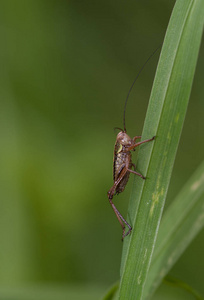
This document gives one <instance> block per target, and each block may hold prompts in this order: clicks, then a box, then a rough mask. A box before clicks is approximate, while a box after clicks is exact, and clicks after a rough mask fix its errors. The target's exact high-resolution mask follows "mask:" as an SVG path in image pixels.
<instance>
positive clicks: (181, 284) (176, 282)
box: [164, 276, 204, 300]
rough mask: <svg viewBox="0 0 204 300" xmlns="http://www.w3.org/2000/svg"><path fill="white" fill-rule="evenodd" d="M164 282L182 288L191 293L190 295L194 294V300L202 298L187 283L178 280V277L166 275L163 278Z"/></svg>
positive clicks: (201, 299)
mask: <svg viewBox="0 0 204 300" xmlns="http://www.w3.org/2000/svg"><path fill="white" fill-rule="evenodd" d="M164 283H166V284H169V285H171V286H173V287H179V288H181V289H183V290H186V291H187V292H188V293H189V294H191V295H192V296H194V299H195V300H204V299H203V297H201V296H200V295H199V294H198V293H197V291H195V290H194V289H193V288H192V287H191V286H190V285H188V284H187V283H185V282H183V281H181V280H179V279H176V278H172V277H169V276H167V277H166V278H165V279H164Z"/></svg>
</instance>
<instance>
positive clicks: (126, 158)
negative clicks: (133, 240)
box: [108, 131, 154, 238]
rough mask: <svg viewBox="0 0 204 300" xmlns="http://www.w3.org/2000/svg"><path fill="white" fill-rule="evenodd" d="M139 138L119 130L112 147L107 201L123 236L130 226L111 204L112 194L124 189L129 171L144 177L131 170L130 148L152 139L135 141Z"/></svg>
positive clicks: (132, 165)
mask: <svg viewBox="0 0 204 300" xmlns="http://www.w3.org/2000/svg"><path fill="white" fill-rule="evenodd" d="M139 138H141V136H135V137H134V138H133V139H131V138H130V137H129V136H128V135H127V133H126V132H125V131H120V132H119V133H118V135H117V138H116V143H115V148H114V159H113V181H114V184H113V186H112V187H111V188H110V190H109V191H108V199H109V202H110V204H111V206H112V208H113V210H114V212H115V214H116V216H117V218H118V220H119V222H120V224H121V226H122V229H123V238H124V237H125V236H126V235H128V234H129V233H130V232H131V230H132V227H131V226H130V224H128V222H127V221H126V220H125V219H124V218H123V216H122V215H121V214H120V212H119V211H118V210H117V208H116V207H115V205H114V204H113V201H112V199H113V196H114V195H115V194H119V193H121V192H123V191H124V189H125V187H126V184H127V182H128V179H129V176H130V173H133V174H135V175H138V176H140V177H141V178H143V179H145V177H144V176H143V175H141V174H140V173H137V172H136V171H133V170H132V167H135V166H134V164H133V163H132V155H131V152H130V151H131V150H134V149H135V148H136V147H137V146H139V145H141V144H143V143H146V142H149V141H152V140H153V139H154V137H153V138H152V139H148V140H145V141H142V142H138V143H136V142H135V141H136V140H137V139H139ZM124 224H125V225H127V226H128V228H129V230H128V232H127V233H126V234H125V225H124Z"/></svg>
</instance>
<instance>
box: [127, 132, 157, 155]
mask: <svg viewBox="0 0 204 300" xmlns="http://www.w3.org/2000/svg"><path fill="white" fill-rule="evenodd" d="M154 139H155V136H153V138H151V139H148V140H144V141H142V142H138V143H136V144H133V145H132V146H130V147H128V148H127V149H126V150H125V151H126V152H128V151H130V150H133V149H134V148H136V147H137V146H140V145H142V144H144V143H148V142H151V141H153V140H154Z"/></svg>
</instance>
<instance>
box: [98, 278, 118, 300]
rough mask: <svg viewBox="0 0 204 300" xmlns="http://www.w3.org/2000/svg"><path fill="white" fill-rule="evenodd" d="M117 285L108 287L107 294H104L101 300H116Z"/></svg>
mask: <svg viewBox="0 0 204 300" xmlns="http://www.w3.org/2000/svg"><path fill="white" fill-rule="evenodd" d="M118 287H119V283H118V282H116V283H115V284H114V285H113V286H111V287H110V289H109V290H108V292H106V294H105V296H103V298H102V299H101V300H114V299H116V298H115V297H116V293H117V291H118Z"/></svg>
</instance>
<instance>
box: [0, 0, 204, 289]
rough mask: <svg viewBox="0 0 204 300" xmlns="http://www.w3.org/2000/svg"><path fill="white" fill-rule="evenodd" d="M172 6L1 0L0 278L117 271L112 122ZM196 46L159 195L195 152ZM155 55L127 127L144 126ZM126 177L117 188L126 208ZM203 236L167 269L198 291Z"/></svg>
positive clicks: (22, 282) (71, 279) (198, 109)
mask: <svg viewBox="0 0 204 300" xmlns="http://www.w3.org/2000/svg"><path fill="white" fill-rule="evenodd" d="M173 5H174V1H170V0H166V1H163V0H155V1H150V0H149V1H148V0H143V1H132V0H130V1H128V2H127V1H106V0H104V1H64V0H63V1H56V0H50V1H48V0H47V1H45V0H43V1H42V0H29V1H25V0H24V1H1V4H0V14H1V18H0V24H1V26H0V31H1V51H0V60H1V61H0V63H1V69H0V76H1V89H0V93H1V109H0V135H1V147H0V156H1V168H0V179H1V209H0V222H1V226H0V244H1V246H0V265H1V268H0V287H9V288H11V287H18V286H27V285H33V284H40V285H41V284H48V285H49V284H59V285H62V284H63V285H65V286H67V285H72V284H77V285H78V284H83V285H90V286H98V287H101V289H103V287H108V286H109V285H110V284H112V283H113V282H114V281H116V280H118V279H119V267H120V256H121V250H122V243H121V234H122V232H121V228H120V225H119V223H118V222H117V219H116V217H115V215H114V213H113V211H112V209H111V207H110V205H109V203H108V198H107V191H108V189H109V188H110V187H111V185H112V156H113V147H114V143H115V137H116V134H115V133H114V130H113V128H114V127H116V126H119V127H121V126H123V125H122V114H123V107H124V101H125V98H126V95H127V93H128V90H129V88H130V85H131V84H132V82H133V80H134V78H135V76H136V74H137V72H138V71H139V69H140V68H141V66H142V65H143V63H144V62H145V60H146V59H147V58H148V57H149V55H150V54H151V53H152V52H153V51H154V50H155V49H156V48H157V47H158V45H159V44H161V43H162V41H163V38H164V35H165V30H166V28H167V25H168V21H169V18H170V14H171V11H172V8H173ZM203 53H204V43H202V45H201V51H200V56H199V60H198V64H197V70H196V76H195V79H194V84H193V89H192V94H191V99H190V105H189V107H188V113H187V117H186V120H185V124H184V129H183V133H182V137H181V142H180V146H179V149H178V154H177V158H176V161H175V167H174V171H173V176H172V180H171V185H170V188H169V192H168V197H167V202H166V206H168V205H169V203H170V202H171V200H173V198H174V196H175V195H176V194H177V192H178V191H179V190H180V188H181V187H182V185H183V184H184V183H185V181H186V180H187V179H188V178H189V177H190V175H191V173H192V172H193V171H194V170H195V169H196V167H197V166H198V165H199V163H200V162H201V161H202V160H203V153H204V140H203V129H204V118H203V113H204V102H203V99H204V89H203V65H204V55H203ZM158 57H159V54H157V55H155V57H154V58H153V59H152V60H151V62H149V64H148V65H147V66H146V68H145V69H144V71H143V72H142V74H141V76H140V78H139V79H138V81H137V83H136V85H135V87H134V89H133V91H132V93H131V96H130V98H129V102H128V106H127V114H126V118H127V130H128V134H129V135H130V136H134V135H140V134H141V132H142V127H143V122H144V118H145V113H146V109H147V105H148V98H149V95H150V91H151V86H152V82H153V78H154V73H155V70H156V64H157V61H158ZM133 160H134V161H135V160H136V156H134V158H133ZM138 180H140V179H138ZM131 183H132V178H131V179H130V182H129V183H128V186H127V188H126V190H125V192H124V193H123V194H121V195H120V196H118V197H117V198H115V203H116V205H117V207H118V209H119V210H121V212H123V215H125V212H126V210H127V205H128V199H129V194H130V191H131ZM203 238H204V232H203V231H202V232H201V233H200V234H199V236H198V237H197V238H196V239H195V240H194V242H193V243H192V245H191V246H190V247H189V248H188V250H187V251H186V252H185V254H184V255H183V256H182V258H181V259H180V260H179V261H178V262H177V264H176V265H175V267H174V268H173V270H172V271H171V275H172V276H175V277H179V278H180V279H182V280H184V281H186V282H187V283H189V284H191V285H192V286H193V287H194V288H195V289H197V290H198V291H199V292H200V293H203V294H204V285H203V270H204V260H203V259H202V256H203V254H202V253H203V252H204V239H203ZM201 259H202V260H201Z"/></svg>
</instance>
